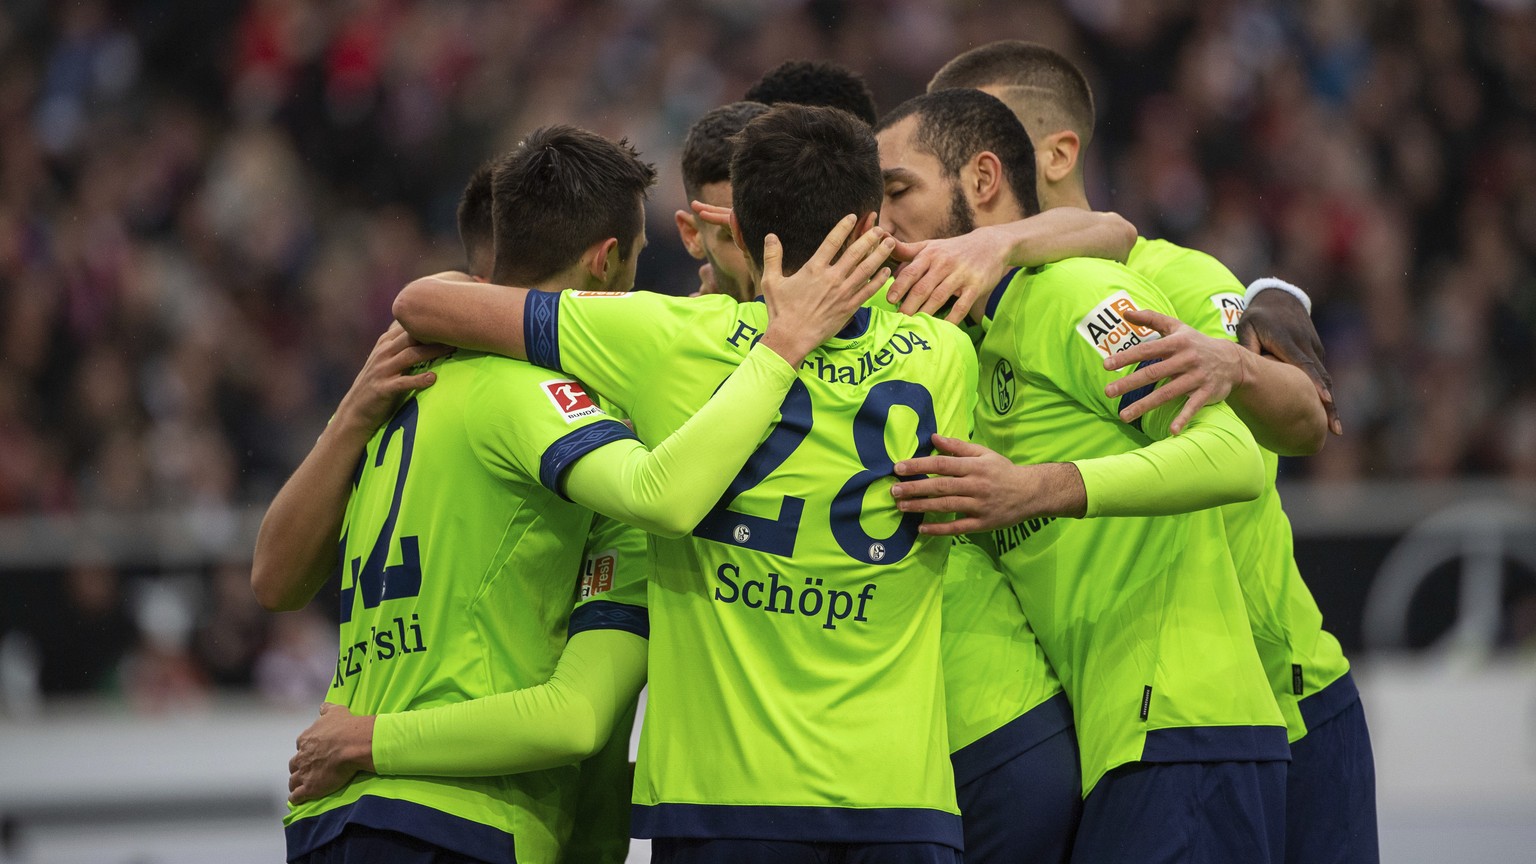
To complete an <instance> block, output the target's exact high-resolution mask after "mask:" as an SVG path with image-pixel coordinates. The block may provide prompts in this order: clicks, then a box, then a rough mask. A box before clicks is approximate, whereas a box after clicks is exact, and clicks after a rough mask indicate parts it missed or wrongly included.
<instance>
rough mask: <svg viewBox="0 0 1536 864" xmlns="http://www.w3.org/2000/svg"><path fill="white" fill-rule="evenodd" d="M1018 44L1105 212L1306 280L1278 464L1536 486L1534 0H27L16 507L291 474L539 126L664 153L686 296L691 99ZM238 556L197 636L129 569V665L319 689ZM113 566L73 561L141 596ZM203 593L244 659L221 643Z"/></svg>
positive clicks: (296, 640)
mask: <svg viewBox="0 0 1536 864" xmlns="http://www.w3.org/2000/svg"><path fill="white" fill-rule="evenodd" d="M997 38H1025V39H1030V40H1034V41H1040V42H1044V43H1047V44H1050V45H1052V46H1054V47H1056V48H1058V49H1061V50H1063V51H1064V52H1065V53H1066V54H1067V55H1068V56H1070V57H1073V58H1074V59H1076V60H1078V61H1079V62H1080V64H1081V65H1082V66H1083V67H1084V69H1085V71H1087V72H1088V74H1089V77H1090V80H1091V82H1092V84H1093V86H1094V89H1095V93H1096V96H1097V99H1098V109H1099V130H1098V133H1097V135H1096V137H1095V143H1094V145H1093V147H1092V151H1093V152H1092V153H1091V155H1090V163H1089V164H1090V168H1089V174H1088V177H1089V183H1090V197H1091V199H1092V200H1093V201H1094V203H1095V204H1096V206H1099V207H1102V208H1107V209H1114V210H1117V211H1119V212H1121V213H1122V214H1124V215H1125V216H1127V217H1128V218H1130V219H1131V220H1132V221H1133V222H1134V223H1135V224H1136V225H1137V226H1138V227H1139V228H1140V229H1141V232H1142V233H1143V234H1145V235H1147V236H1152V237H1167V238H1169V239H1172V240H1175V241H1179V242H1182V243H1186V244H1188V245H1191V246H1194V247H1196V248H1200V249H1203V250H1206V251H1209V252H1211V253H1213V254H1215V255H1216V256H1217V257H1219V258H1221V259H1222V260H1223V261H1224V262H1226V263H1227V265H1228V266H1229V267H1231V268H1232V270H1233V271H1234V272H1235V273H1236V274H1237V275H1238V276H1239V278H1241V279H1243V280H1244V281H1248V280H1251V279H1253V278H1255V277H1258V276H1264V275H1278V276H1282V277H1284V278H1287V279H1289V280H1291V281H1293V282H1295V283H1297V284H1299V285H1301V286H1303V287H1304V288H1306V289H1307V290H1308V291H1309V292H1310V293H1311V295H1312V297H1313V298H1314V300H1315V304H1316V305H1315V311H1314V318H1315V320H1316V322H1317V325H1318V328H1319V330H1320V331H1321V333H1322V336H1323V341H1324V344H1325V346H1326V348H1327V350H1328V361H1329V368H1330V370H1331V372H1332V374H1333V377H1334V382H1335V392H1336V398H1337V402H1338V404H1339V406H1340V410H1341V416H1342V418H1343V422H1344V428H1345V435H1344V436H1343V437H1342V438H1334V439H1333V440H1331V441H1330V442H1329V443H1328V445H1327V447H1326V449H1325V450H1324V452H1323V453H1322V454H1320V455H1318V456H1315V457H1311V458H1309V459H1306V460H1299V461H1288V462H1287V465H1286V467H1285V470H1286V471H1287V472H1288V473H1289V474H1291V475H1293V476H1302V477H1317V478H1327V479H1341V480H1347V479H1352V478H1366V479H1418V478H1421V479H1439V478H1453V477H1488V476H1491V477H1521V478H1526V479H1531V478H1536V376H1533V375H1532V374H1531V370H1532V369H1533V368H1536V59H1533V58H1536V4H1533V3H1531V2H1529V0H1483V2H1471V0H1463V2H1453V0H1306V2H1286V0H1139V2H1126V0H1059V2H1052V3H1040V2H1020V0H989V2H964V3H962V2H949V3H936V2H933V0H676V2H673V0H613V2H598V0H525V2H517V3H505V2H490V0H440V2H417V0H252V2H238V0H142V2H128V0H117V2H113V0H71V2H68V3H59V2H46V0H9V2H7V3H6V4H5V5H4V6H0V517H4V516H14V515H27V514H38V513H60V512H83V511H138V510H143V509H145V508H160V507H170V508H179V507H190V508H214V507H223V506H229V505H248V504H256V505H260V504H264V503H265V502H266V501H267V500H269V499H270V497H271V496H272V494H273V493H274V492H275V491H276V489H277V487H278V486H279V485H280V484H281V482H282V481H283V479H284V478H285V477H286V476H287V474H288V473H289V472H290V471H291V470H292V469H293V467H294V466H295V465H296V464H297V463H298V461H299V460H300V459H301V458H302V456H303V455H304V453H305V452H307V450H308V448H309V446H310V444H311V442H313V440H314V438H315V436H316V434H317V433H318V431H319V430H320V428H321V427H322V425H323V424H324V423H325V420H326V417H327V416H328V414H329V412H330V411H331V410H332V409H333V407H334V406H335V404H336V403H337V401H338V400H339V398H340V396H341V394H342V392H343V391H344V390H345V388H346V386H347V385H348V384H349V383H350V381H351V379H352V377H353V375H354V374H355V373H356V371H357V369H358V367H359V366H360V365H361V363H362V360H363V358H364V357H365V356H366V354H367V351H368V348H369V347H370V346H371V344H372V342H373V340H374V339H375V338H376V336H377V335H378V333H380V332H381V331H382V330H383V328H384V327H385V326H386V324H387V323H388V316H389V311H388V310H389V303H390V300H391V299H392V297H393V296H394V294H395V292H396V291H397V290H398V289H399V288H400V287H401V286H402V285H403V284H404V283H405V282H406V281H408V280H409V279H411V278H412V277H414V276H416V275H419V274H422V273H425V272H430V271H435V270H441V269H447V268H457V267H459V266H460V259H461V254H460V251H459V247H458V244H457V240H456V237H455V236H454V219H453V214H454V207H455V204H456V202H457V198H458V195H459V192H460V189H461V187H462V184H463V182H464V180H465V178H466V177H467V176H468V174H469V172H470V171H471V170H472V169H473V168H474V167H475V165H476V164H478V163H479V162H480V161H482V160H483V159H485V158H486V157H487V156H489V155H491V154H492V153H494V152H496V151H497V150H498V149H499V148H504V147H506V146H507V145H509V144H511V143H512V142H514V141H515V140H517V138H518V137H519V136H521V135H522V134H524V133H526V132H527V131H528V130H530V129H532V128H534V127H536V126H538V125H541V124H544V123H549V122H557V121H559V122H573V123H577V124H579V125H582V126H586V127H588V128H591V129H594V130H596V131H599V132H601V133H604V134H608V135H611V136H614V137H619V136H626V137H628V138H629V139H630V140H631V141H632V142H634V143H635V144H636V145H637V146H638V147H639V148H640V150H641V151H642V153H644V154H645V155H646V156H647V157H648V158H649V159H650V160H652V161H654V162H655V163H656V165H657V167H658V169H660V173H661V181H660V184H659V186H658V188H657V189H656V190H655V191H654V192H653V194H652V198H651V201H650V205H649V213H648V224H649V226H650V228H649V230H650V233H651V245H650V247H649V248H648V249H647V251H646V252H645V255H644V257H643V258H642V261H641V268H640V269H641V274H640V281H639V285H640V287H641V288H646V289H650V290H660V291H665V292H667V293H675V294H682V293H688V292H689V291H692V290H694V288H696V282H697V274H696V263H695V262H693V261H692V259H689V258H688V257H687V256H686V254H685V253H684V251H683V249H682V248H681V245H680V244H679V243H678V241H677V239H676V237H675V236H674V233H673V230H674V229H673V227H672V218H671V214H672V212H673V211H674V210H675V209H676V208H678V207H681V206H685V202H684V201H683V192H682V184H681V180H680V178H679V172H678V165H677V162H678V152H679V149H680V147H681V144H682V140H683V137H684V134H685V132H686V130H687V128H688V126H689V125H690V124H691V123H692V122H693V120H695V119H696V118H697V117H698V116H699V115H700V114H702V113H703V112H705V111H706V110H708V109H709V108H711V107H714V106H715V105H718V104H721V103H723V102H728V101H731V100H734V99H737V98H739V97H740V96H741V94H742V93H743V92H744V91H745V90H746V89H747V88H748V86H750V84H751V83H752V82H753V81H754V80H755V79H756V78H757V76H758V75H759V74H761V73H762V72H763V71H764V70H766V69H769V68H771V67H772V66H774V65H776V64H777V63H779V62H780V61H782V60H784V59H789V58H811V59H829V60H834V61H836V62H839V63H842V64H843V65H846V66H848V67H850V68H852V69H854V70H856V71H858V72H860V73H862V74H863V75H864V76H865V77H866V78H867V80H868V82H869V84H870V86H871V87H872V89H873V91H874V93H875V95H876V98H877V101H878V103H879V105H880V107H881V108H882V109H888V108H891V107H894V106H895V105H896V104H897V103H898V102H900V101H901V100H903V99H905V98H907V97H908V96H911V95H914V94H916V93H918V92H920V91H921V90H922V88H923V87H924V85H925V84H926V82H927V80H928V78H929V77H930V76H931V74H932V73H933V72H934V71H935V70H936V69H937V68H938V67H939V66H940V65H941V64H942V63H943V62H944V61H946V60H947V59H949V58H950V57H951V56H953V55H954V54H956V53H958V52H959V51H961V50H964V49H965V48H967V47H970V46H973V45H976V44H981V43H984V42H987V41H991V40H993V39H997ZM241 566H242V565H241V563H240V562H236V563H232V564H228V565H220V566H218V567H215V568H213V569H211V570H209V571H208V572H207V573H203V574H201V575H200V576H198V577H197V579H196V581H197V583H198V585H199V590H198V591H197V592H196V596H197V597H198V598H200V599H199V600H198V607H197V608H198V609H199V610H201V611H198V612H197V614H195V615H194V616H192V618H190V619H189V620H188V621H187V622H186V623H185V624H184V625H183V626H180V627H179V629H177V628H176V627H175V626H172V625H174V624H175V622H172V625H165V626H167V627H169V628H170V629H171V630H172V631H174V635H173V638H167V639H163V640H157V639H156V638H155V637H154V633H155V632H157V631H155V628H154V626H153V625H152V624H146V621H151V620H152V619H153V618H154V609H155V603H154V600H153V598H152V597H151V599H150V600H147V601H146V600H144V599H143V598H142V597H141V598H140V602H137V603H136V604H135V606H134V608H135V609H136V610H137V611H136V614H135V616H134V620H133V621H131V622H128V623H124V624H121V625H120V628H121V630H122V635H121V639H122V640H123V641H124V642H125V643H126V644H129V645H130V646H132V645H136V646H138V647H137V648H134V649H132V650H133V654H134V656H137V657H147V658H149V659H148V660H147V661H145V662H146V663H147V664H148V666H147V667H146V666H145V664H140V665H139V666H137V667H133V668H129V667H128V666H125V665H123V664H117V663H116V661H112V662H110V663H108V665H110V666H111V668H110V669H109V670H107V672H103V673H102V675H103V680H105V679H106V678H110V679H111V680H113V681H116V682H118V683H119V684H121V683H122V682H124V681H128V682H132V681H134V680H140V681H141V683H140V684H139V685H136V686H139V687H141V688H146V687H147V688H149V690H150V691H152V690H153V687H154V686H161V687H179V688H182V689H184V690H186V691H187V692H190V693H195V692H200V691H201V690H203V689H206V688H207V687H208V686H210V685H211V684H214V683H219V682H235V683H251V682H252V681H256V680H257V679H258V678H259V677H260V675H261V674H266V675H268V676H269V679H270V683H269V684H268V685H266V686H267V687H268V689H269V690H270V692H272V693H274V694H276V695H278V697H279V698H282V694H283V693H285V692H287V690H292V689H294V688H295V687H297V688H298V689H297V691H296V692H299V693H301V694H304V698H306V699H307V698H309V697H310V695H312V689H313V686H314V682H313V681H311V680H310V679H312V678H317V679H318V680H319V682H320V683H319V685H318V686H320V687H322V688H323V682H324V680H325V679H326V677H328V674H329V671H328V668H326V667H327V666H328V664H329V663H330V662H331V660H333V659H334V644H333V643H334V639H333V637H332V636H330V635H328V634H327V635H326V636H325V638H324V639H321V640H320V648H319V649H317V650H318V651H319V654H320V655H321V656H322V657H323V656H324V655H325V654H326V653H329V654H330V659H327V660H325V661H324V662H323V663H321V664H320V669H319V672H318V673H317V672H315V671H314V670H313V669H312V668H311V667H312V666H313V665H314V664H313V663H312V662H311V661H310V660H308V659H306V658H305V657H302V656H295V657H293V658H290V659H291V662H289V661H287V660H285V659H284V657H285V656H286V655H285V654H284V652H291V651H292V650H294V649H293V648H292V646H293V645H296V644H297V645H303V644H307V643H305V641H304V639H305V638H307V637H295V636H293V635H292V634H291V633H290V634H288V635H287V636H285V637H284V638H283V639H277V640H274V639H273V638H272V633H271V632H270V631H271V630H272V628H274V627H283V628H288V629H289V630H292V629H293V626H309V625H304V624H300V625H293V622H292V620H290V619H269V618H265V617H262V616H260V615H257V616H254V617H252V616H249V615H247V614H246V613H243V612H239V611H231V610H239V609H241V608H245V607H249V606H250V600H249V596H248V592H244V593H242V591H241V590H239V589H240V588H243V580H244V576H245V574H244V572H242V570H241ZM103 569H104V565H100V564H98V563H93V562H91V561H86V562H84V563H79V564H77V565H76V566H75V567H74V568H73V571H72V572H71V573H70V574H69V575H68V578H67V579H66V578H62V577H61V578H59V579H56V580H54V581H55V584H56V585H57V586H59V587H58V589H57V590H58V591H60V592H64V593H66V594H67V593H68V592H72V591H76V592H78V597H76V599H75V600H70V601H68V602H71V603H74V602H76V600H78V601H79V602H80V603H84V604H85V606H86V607H90V608H94V607H92V606H91V604H93V603H95V604H97V605H101V604H103V603H104V604H106V605H104V606H101V608H102V609H105V610H106V611H105V612H103V613H102V614H120V613H121V610H122V609H124V608H126V606H124V605H123V601H122V600H121V598H119V599H117V600H112V599H110V598H116V597H119V593H120V592H119V591H118V581H119V576H118V574H115V573H113V572H105V573H103V572H102V570H103ZM108 569H109V568H108ZM102 584H105V585H107V586H108V587H109V588H110V590H105V589H102V588H101V587H100V586H101V585H102ZM92 586H96V587H94V588H93V587H92ZM226 595H228V596H226ZM103 596H106V597H108V599H107V600H102V599H101V598H102V597H103ZM80 598H84V599H80ZM92 598H95V599H92ZM162 605H163V604H162ZM172 605H174V604H172ZM183 605H185V604H183ZM12 608H13V609H14V608H16V607H15V606H14V604H12ZM70 608H73V607H70ZM146 609H149V610H150V611H149V612H146V611H145V610H146ZM113 610H116V611H113ZM211 616H233V619H234V620H235V622H236V623H235V624H232V625H231V627H232V628H234V629H232V630H231V631H230V632H238V633H241V634H244V635H242V636H241V637H240V638H241V640H242V641H241V644H240V647H239V648H238V649H236V650H231V649H229V647H228V646H222V647H221V646H218V645H213V646H212V647H209V646H207V645H202V644H201V643H199V641H198V636H197V634H198V633H199V632H202V630H201V629H200V628H206V626H207V621H208V620H209V619H210V617H211ZM0 617H3V616H0ZM161 617H162V618H164V617H165V616H164V615H162V616H161ZM28 618H29V620H32V619H34V618H36V616H28ZM72 620H73V619H72ZM241 622H244V623H241ZM274 622H278V623H274ZM4 624H5V622H4V621H3V620H0V628H3V626H4ZM163 624H164V622H163V621H162V625H163ZM310 624H311V625H313V624H314V622H313V621H311V622H310ZM321 624H323V621H322V622H321ZM112 626H113V627H119V625H117V624H114V625H112ZM315 626H320V625H315ZM37 629H40V630H44V631H46V629H47V628H46V627H44V626H41V625H39V626H38V627H37ZM321 629H324V628H323V627H321ZM113 632H116V631H113ZM46 641H47V639H46V638H41V637H34V638H33V639H32V641H31V643H30V647H29V648H28V649H27V650H31V651H34V652H37V651H39V650H42V648H40V647H39V646H40V645H42V643H45V642H46ZM214 641H215V642H217V640H214ZM161 642H164V643H165V645H169V646H170V648H169V649H165V645H161V644H160V643H161ZM274 646H275V647H274ZM42 647H43V648H46V646H45V645H44V646H42ZM162 649H165V650H171V651H172V653H173V654H175V655H176V656H174V657H172V658H171V659H170V660H166V659H164V658H163V657H160V655H159V654H157V653H156V652H161V653H164V651H163V650H162ZM121 650H127V649H121ZM13 653H15V652H13ZM43 653H45V654H46V653H47V652H46V650H44V651H43ZM301 653H302V652H301ZM273 654H276V655H279V656H277V657H276V659H272V656H271V655H273ZM222 655H229V656H222ZM0 659H3V658H0ZM103 662H107V661H103ZM264 663H265V664H267V665H266V667H263V665H262V664H264ZM285 664H286V665H285ZM306 664H309V665H306ZM41 668H43V669H44V670H46V669H47V668H49V667H48V664H47V663H46V662H44V663H42V666H41ZM146 668H149V669H152V670H153V669H158V670H161V671H160V672H159V673H157V674H151V673H150V672H146V671H145V669H146ZM260 668H268V672H266V673H259V672H258V670H259V669H260ZM178 670H180V671H178ZM274 670H275V671H274ZM284 670H286V671H284ZM3 672H4V664H3V663H0V678H3ZM109 673H110V674H109ZM135 674H137V675H138V676H139V678H138V679H135V678H134V677H133V676H134V675H135ZM43 677H44V679H45V680H44V689H45V690H46V689H53V690H63V689H68V688H69V687H74V688H75V689H90V688H93V687H100V686H108V685H106V684H103V683H102V681H95V682H88V683H85V684H81V683H79V682H64V683H49V682H48V680H46V679H47V676H46V674H45V675H44V676H43ZM145 678H147V679H149V680H150V681H151V682H152V683H151V684H143V683H142V680H143V679H145ZM166 681H170V682H171V683H165V682H166ZM294 681H298V682H301V683H300V685H295V684H293V683H292V682H294ZM153 682H159V683H158V685H156V684H155V683H153ZM305 687H309V688H310V689H304V688H305Z"/></svg>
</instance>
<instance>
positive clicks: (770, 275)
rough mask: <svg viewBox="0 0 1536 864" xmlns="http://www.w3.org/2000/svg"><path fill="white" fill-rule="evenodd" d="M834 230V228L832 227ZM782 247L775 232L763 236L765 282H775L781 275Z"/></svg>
mask: <svg viewBox="0 0 1536 864" xmlns="http://www.w3.org/2000/svg"><path fill="white" fill-rule="evenodd" d="M833 230H836V229H833ZM783 262H784V247H783V246H782V245H781V244H780V243H779V236H778V235H777V234H769V235H767V236H766V237H764V238H763V281H764V282H765V283H773V282H777V281H778V280H779V278H780V277H781V276H782V275H783V272H784V271H783Z"/></svg>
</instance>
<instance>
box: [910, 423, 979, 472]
mask: <svg viewBox="0 0 1536 864" xmlns="http://www.w3.org/2000/svg"><path fill="white" fill-rule="evenodd" d="M932 440H933V446H935V447H937V448H939V449H940V450H942V451H943V452H945V453H948V454H950V455H952V456H987V455H991V453H992V451H991V450H988V449H987V448H985V447H983V446H981V445H980V444H976V443H974V442H971V441H967V440H965V439H964V438H950V437H949V436H947V435H940V434H938V433H937V432H935V433H934V434H933V439H932ZM906 464H907V463H906V462H903V463H901V465H897V466H896V468H897V469H898V470H897V472H896V473H898V474H905V473H913V472H906V471H902V470H900V469H901V467H902V465H906Z"/></svg>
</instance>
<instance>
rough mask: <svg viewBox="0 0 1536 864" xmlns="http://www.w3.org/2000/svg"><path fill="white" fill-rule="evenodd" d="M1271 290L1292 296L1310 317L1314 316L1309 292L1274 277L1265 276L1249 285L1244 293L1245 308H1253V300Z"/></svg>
mask: <svg viewBox="0 0 1536 864" xmlns="http://www.w3.org/2000/svg"><path fill="white" fill-rule="evenodd" d="M1269 290H1275V291H1282V292H1284V293H1286V294H1289V295H1291V296H1292V297H1295V298H1296V302H1298V303H1300V304H1301V308H1303V309H1305V310H1307V314H1308V315H1311V314H1312V298H1311V297H1308V296H1307V292H1305V291H1303V290H1301V289H1300V288H1297V287H1296V286H1295V285H1292V284H1291V283H1289V282H1287V281H1285V280H1284V279H1276V278H1275V277H1273V276H1265V277H1264V278H1262V279H1255V280H1253V281H1252V282H1250V283H1249V284H1248V290H1247V291H1245V292H1244V293H1243V306H1244V308H1246V307H1248V306H1252V305H1253V298H1255V297H1257V296H1259V293H1260V292H1263V291H1269Z"/></svg>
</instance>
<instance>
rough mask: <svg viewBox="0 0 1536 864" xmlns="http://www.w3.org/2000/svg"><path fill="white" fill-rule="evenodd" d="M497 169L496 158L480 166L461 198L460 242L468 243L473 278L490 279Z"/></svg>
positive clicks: (466, 250) (466, 258) (467, 255)
mask: <svg viewBox="0 0 1536 864" xmlns="http://www.w3.org/2000/svg"><path fill="white" fill-rule="evenodd" d="M495 168H496V160H494V159H487V160H486V161H485V162H482V163H480V167H479V168H476V169H475V173H473V174H471V175H469V182H468V183H466V184H464V194H463V195H460V196H459V242H460V243H462V244H464V260H465V262H466V263H467V264H468V266H469V273H470V275H471V276H479V277H481V278H489V277H490V275H491V273H490V270H491V266H490V265H491V256H492V255H493V254H495V239H496V238H495V234H493V233H492V224H493V219H492V215H491V172H492V171H493V170H495ZM481 271H483V272H481Z"/></svg>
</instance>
